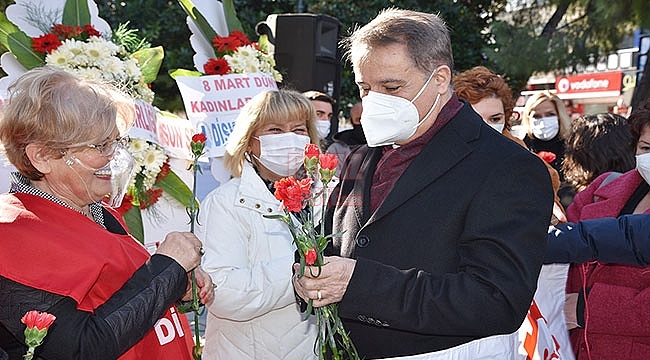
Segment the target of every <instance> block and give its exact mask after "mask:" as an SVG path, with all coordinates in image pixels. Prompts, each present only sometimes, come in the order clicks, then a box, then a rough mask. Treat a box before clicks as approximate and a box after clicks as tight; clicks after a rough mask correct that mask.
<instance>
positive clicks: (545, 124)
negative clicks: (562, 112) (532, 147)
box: [530, 115, 560, 141]
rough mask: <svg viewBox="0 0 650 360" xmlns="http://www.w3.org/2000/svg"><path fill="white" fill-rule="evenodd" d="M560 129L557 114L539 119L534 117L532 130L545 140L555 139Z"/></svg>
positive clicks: (537, 136)
mask: <svg viewBox="0 0 650 360" xmlns="http://www.w3.org/2000/svg"><path fill="white" fill-rule="evenodd" d="M559 131H560V123H559V122H558V121H557V115H553V116H547V117H543V118H539V119H532V123H531V124H530V132H532V133H533V135H534V136H535V137H536V138H538V139H540V140H543V141H548V140H551V139H553V138H554V137H555V136H556V135H557V133H558V132H559Z"/></svg>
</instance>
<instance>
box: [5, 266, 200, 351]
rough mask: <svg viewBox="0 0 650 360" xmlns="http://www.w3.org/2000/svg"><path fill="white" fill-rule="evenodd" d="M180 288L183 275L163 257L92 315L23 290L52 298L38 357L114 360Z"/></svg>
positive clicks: (184, 280) (66, 302) (64, 301)
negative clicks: (53, 317) (50, 316)
mask: <svg viewBox="0 0 650 360" xmlns="http://www.w3.org/2000/svg"><path fill="white" fill-rule="evenodd" d="M186 287H187V275H186V273H185V270H184V269H183V268H182V267H181V266H180V265H179V264H178V263H176V262H175V261H174V260H172V259H170V258H168V257H166V256H163V255H154V256H153V257H152V258H151V259H150V260H149V261H147V263H145V264H144V265H142V267H140V268H139V269H138V270H137V271H136V272H135V273H134V274H133V276H132V277H131V278H130V279H129V280H128V281H127V282H126V283H125V284H124V285H123V286H122V288H121V289H120V290H118V291H117V292H116V293H115V294H113V296H111V297H110V298H109V299H108V300H107V301H106V302H105V303H104V304H102V305H100V306H99V307H98V308H97V309H95V313H94V314H92V313H89V312H85V311H80V310H77V308H76V302H75V301H74V300H72V299H71V298H69V297H64V296H59V295H54V294H50V293H47V292H44V291H40V290H35V289H32V290H28V291H39V292H41V293H43V294H46V296H50V297H52V298H56V302H55V303H53V305H52V306H51V307H49V308H48V309H46V311H48V312H51V313H52V314H54V315H56V316H57V319H56V321H55V324H54V325H53V326H52V328H51V329H50V331H49V332H48V335H47V337H46V340H45V343H44V344H43V345H42V346H41V347H40V348H39V351H38V352H39V353H40V355H41V356H42V357H44V358H47V359H73V358H80V359H90V358H92V359H99V360H103V359H115V358H117V357H118V356H119V355H120V354H122V353H124V352H125V351H127V350H128V349H129V348H131V347H132V346H133V345H134V344H135V343H137V342H138V341H140V339H142V337H143V336H144V335H145V334H146V333H147V332H149V331H150V330H151V329H152V328H153V325H154V324H155V322H156V321H158V319H159V318H160V317H161V316H162V315H163V314H164V313H165V312H166V311H167V309H168V308H169V306H170V305H171V304H172V303H173V302H174V301H176V300H178V299H180V297H181V296H182V295H183V293H184V292H185V290H186ZM25 288H26V289H27V287H25ZM26 291H27V290H26ZM31 298H34V296H31ZM41 299H42V297H38V299H36V300H32V301H33V302H34V306H39V307H42V306H43V305H42V304H40V303H39V302H40V301H41ZM39 304H40V305H39ZM16 321H17V322H19V319H17V320H16Z"/></svg>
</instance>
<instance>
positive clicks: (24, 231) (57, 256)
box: [0, 193, 193, 360]
mask: <svg viewBox="0 0 650 360" xmlns="http://www.w3.org/2000/svg"><path fill="white" fill-rule="evenodd" d="M0 229H1V230H0V232H1V233H2V238H1V239H0V248H1V250H0V275H2V276H4V277H6V278H8V279H11V280H13V281H16V282H19V283H21V284H24V285H27V286H31V287H34V288H37V289H41V290H44V291H48V292H52V293H55V294H59V295H63V296H69V297H71V298H73V299H74V300H75V301H76V302H77V308H78V309H79V310H82V311H88V312H93V311H94V309H96V308H97V307H98V306H100V305H101V304H103V303H104V302H105V301H106V300H107V299H108V298H110V297H111V295H113V294H114V293H115V292H116V291H117V290H118V289H119V288H121V287H122V285H123V284H124V283H125V282H126V281H127V280H128V279H129V278H130V277H131V276H132V275H133V273H134V272H135V271H136V270H137V269H138V268H139V267H140V266H142V264H144V263H145V262H146V261H147V259H148V258H149V253H147V251H146V250H145V249H144V247H143V246H142V245H140V243H138V242H137V241H136V240H135V239H134V238H133V237H131V236H130V235H119V234H114V233H111V232H110V231H107V230H106V229H103V228H102V227H101V226H98V225H97V224H96V223H95V222H93V221H92V220H90V219H89V218H87V217H85V216H83V215H82V214H80V213H78V212H76V211H74V210H72V209H69V208H66V207H64V206H60V205H58V204H56V203H53V202H52V201H49V200H47V199H44V198H42V197H39V196H34V195H30V194H24V193H18V194H2V195H0ZM55 315H56V314H55ZM192 345H193V339H192V334H191V332H190V329H189V324H188V323H187V318H186V317H185V316H184V315H179V314H178V313H177V311H176V309H175V308H174V307H173V306H172V307H170V309H169V310H167V312H166V313H165V315H164V316H163V317H162V318H161V319H159V320H158V322H157V323H156V325H155V326H154V329H152V330H151V331H150V332H148V333H147V335H145V337H144V338H143V339H142V340H141V341H140V342H138V343H137V344H136V345H134V346H133V347H132V348H131V349H130V350H128V351H127V352H126V353H125V354H124V355H123V356H121V357H120V359H140V358H144V357H146V358H151V359H174V360H176V359H191V358H192V356H191V346H192Z"/></svg>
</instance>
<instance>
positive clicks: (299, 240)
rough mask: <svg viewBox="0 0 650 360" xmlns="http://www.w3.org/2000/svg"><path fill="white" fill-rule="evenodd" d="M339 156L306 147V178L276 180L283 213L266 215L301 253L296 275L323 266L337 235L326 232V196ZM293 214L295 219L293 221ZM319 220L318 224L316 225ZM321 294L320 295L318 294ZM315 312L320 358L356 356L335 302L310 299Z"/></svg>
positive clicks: (311, 307) (312, 309)
mask: <svg viewBox="0 0 650 360" xmlns="http://www.w3.org/2000/svg"><path fill="white" fill-rule="evenodd" d="M337 163H338V158H337V157H336V156H335V155H334V154H321V153H320V150H319V147H318V145H315V144H308V145H307V146H306V147H305V156H304V167H305V171H306V173H307V177H305V178H304V179H301V180H298V179H295V178H294V177H293V176H289V177H286V178H282V179H280V180H279V181H276V182H275V197H276V199H278V200H280V201H281V202H282V205H281V206H282V211H283V212H284V214H282V215H266V217H267V218H272V219H280V220H282V221H284V222H285V223H286V224H287V225H288V226H289V230H290V231H291V235H292V237H293V242H294V244H295V245H296V248H297V252H298V254H299V256H300V270H299V272H298V276H299V277H300V276H302V275H303V274H304V273H305V269H307V266H309V268H308V269H310V271H311V270H312V268H313V267H316V268H317V269H318V270H317V272H316V273H315V274H314V273H311V274H310V275H311V276H314V277H317V276H318V275H320V269H321V267H322V266H324V265H326V264H325V262H324V256H323V252H324V251H325V248H326V247H327V244H328V242H329V241H330V240H331V238H332V237H335V236H337V234H328V235H326V234H325V222H324V217H325V204H326V203H327V199H328V197H329V196H328V184H329V183H330V182H331V181H332V179H333V178H334V174H335V172H336V165H337ZM294 217H296V218H298V219H299V220H298V221H294ZM319 223H320V226H319V225H318V224H319ZM319 296H320V295H319ZM312 312H313V313H314V315H315V317H316V325H317V327H318V336H317V338H316V343H315V344H314V349H315V353H316V354H318V358H319V359H325V358H332V359H359V355H358V354H357V351H356V348H355V347H354V344H353V343H352V340H351V339H350V336H349V335H348V333H347V332H346V331H345V329H344V328H343V323H342V322H341V319H340V318H339V315H338V303H332V304H328V305H325V306H322V307H318V308H314V307H313V301H312V300H311V299H310V300H309V302H308V305H307V316H310V314H311V313H312Z"/></svg>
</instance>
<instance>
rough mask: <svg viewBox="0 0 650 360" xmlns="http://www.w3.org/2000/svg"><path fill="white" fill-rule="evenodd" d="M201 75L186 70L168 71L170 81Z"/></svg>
mask: <svg viewBox="0 0 650 360" xmlns="http://www.w3.org/2000/svg"><path fill="white" fill-rule="evenodd" d="M201 75H203V74H201V73H200V72H198V71H194V70H186V69H176V70H169V76H170V77H171V78H172V79H176V78H177V77H179V76H201Z"/></svg>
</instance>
